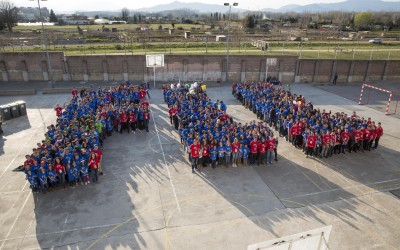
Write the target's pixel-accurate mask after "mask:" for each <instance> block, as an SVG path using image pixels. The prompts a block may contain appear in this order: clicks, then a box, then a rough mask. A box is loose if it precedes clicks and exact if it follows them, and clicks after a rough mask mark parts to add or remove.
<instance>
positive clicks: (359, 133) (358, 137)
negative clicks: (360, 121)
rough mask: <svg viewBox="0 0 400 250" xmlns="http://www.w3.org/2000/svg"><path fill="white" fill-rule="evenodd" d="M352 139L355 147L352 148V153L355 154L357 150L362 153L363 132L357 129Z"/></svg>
mask: <svg viewBox="0 0 400 250" xmlns="http://www.w3.org/2000/svg"><path fill="white" fill-rule="evenodd" d="M354 139H355V141H356V147H355V148H354V152H357V150H361V151H363V152H364V148H363V145H362V144H363V140H364V132H363V131H362V130H361V127H359V128H358V129H357V130H356V131H354Z"/></svg>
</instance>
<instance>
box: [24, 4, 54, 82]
mask: <svg viewBox="0 0 400 250" xmlns="http://www.w3.org/2000/svg"><path fill="white" fill-rule="evenodd" d="M29 1H35V0H29ZM40 1H47V0H37V3H38V7H39V15H40V21H41V23H42V33H43V35H44V36H45V37H44V47H45V50H46V57H47V69H48V71H49V72H48V73H49V75H48V77H49V83H50V84H51V87H52V88H54V81H53V73H52V69H51V61H50V55H49V48H48V46H49V45H48V40H47V39H48V37H47V34H46V31H45V29H44V24H43V19H44V17H43V16H42V10H41V8H40Z"/></svg>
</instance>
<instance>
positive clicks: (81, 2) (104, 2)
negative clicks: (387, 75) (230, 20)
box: [10, 0, 400, 14]
mask: <svg viewBox="0 0 400 250" xmlns="http://www.w3.org/2000/svg"><path fill="white" fill-rule="evenodd" d="M10 1H11V2H13V3H14V4H15V5H16V6H18V7H37V0H34V1H32V0H10ZM173 1H174V0H167V1H165V0H164V1H161V0H146V1H138V0H45V1H41V2H40V4H41V6H43V7H47V8H48V9H53V10H54V11H55V12H56V14H60V13H62V12H64V11H65V12H72V11H76V10H86V11H89V10H121V9H122V8H124V7H126V8H128V9H130V10H134V9H139V8H144V7H146V8H147V7H152V6H155V5H158V4H165V3H170V2H173ZM179 1H181V2H189V3H190V2H201V3H211V4H221V5H222V4H223V3H224V2H232V3H233V2H238V3H239V7H240V8H242V9H247V10H258V9H263V8H279V7H282V6H284V5H287V4H299V5H306V4H311V3H333V2H343V1H345V0H279V1H266V0H250V1H249V0H245V1H240V0H231V1H228V0H225V1H224V0H179ZM365 1H368V0H365ZM384 1H391V2H399V1H400V0H384ZM241 2H243V4H241Z"/></svg>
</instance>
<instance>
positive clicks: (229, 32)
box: [224, 3, 239, 81]
mask: <svg viewBox="0 0 400 250" xmlns="http://www.w3.org/2000/svg"><path fill="white" fill-rule="evenodd" d="M224 5H225V6H229V11H228V37H227V39H226V69H225V70H226V72H225V73H226V79H225V81H228V76H229V73H228V72H229V46H230V35H231V8H232V6H238V5H239V4H238V3H233V4H232V5H230V3H224Z"/></svg>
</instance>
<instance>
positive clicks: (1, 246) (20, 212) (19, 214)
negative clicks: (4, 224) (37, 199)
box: [0, 193, 32, 250]
mask: <svg viewBox="0 0 400 250" xmlns="http://www.w3.org/2000/svg"><path fill="white" fill-rule="evenodd" d="M31 194H32V193H29V194H28V196H27V197H26V199H25V202H24V204H23V205H22V207H21V209H20V210H19V213H18V215H17V217H16V218H15V220H14V222H13V224H12V225H11V227H10V230H8V233H7V235H6V239H7V238H8V236H10V233H11V231H12V230H13V229H14V226H15V224H16V223H17V221H18V219H19V217H20V216H21V214H22V210H24V208H25V205H26V203H27V202H28V199H29V197H30V196H31ZM24 237H25V236H24ZM5 242H6V241H5V240H4V241H3V242H2V243H1V245H0V250H1V249H3V246H4V243H5Z"/></svg>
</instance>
